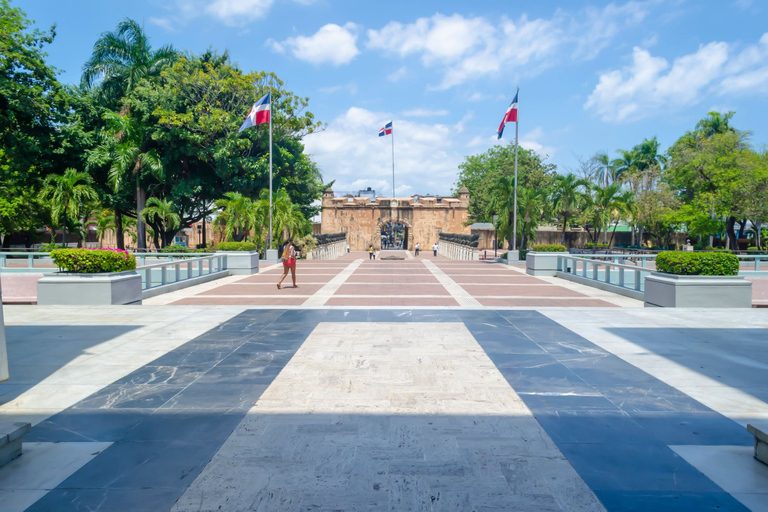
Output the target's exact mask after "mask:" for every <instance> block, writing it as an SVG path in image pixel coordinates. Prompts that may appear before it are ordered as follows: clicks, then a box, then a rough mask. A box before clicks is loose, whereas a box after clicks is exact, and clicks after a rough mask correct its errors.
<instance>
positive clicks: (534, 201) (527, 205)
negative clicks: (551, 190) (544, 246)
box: [517, 187, 549, 251]
mask: <svg viewBox="0 0 768 512" xmlns="http://www.w3.org/2000/svg"><path fill="white" fill-rule="evenodd" d="M548 199H549V198H548V197H547V191H546V190H544V189H540V188H537V189H529V188H525V187H518V190H517V218H518V222H517V223H518V234H519V235H520V250H521V251H523V250H525V247H526V245H527V243H528V241H529V240H533V241H535V240H536V230H537V229H538V228H539V225H540V224H541V221H542V219H543V218H544V217H545V216H546V215H547V210H548V206H549V201H548Z"/></svg>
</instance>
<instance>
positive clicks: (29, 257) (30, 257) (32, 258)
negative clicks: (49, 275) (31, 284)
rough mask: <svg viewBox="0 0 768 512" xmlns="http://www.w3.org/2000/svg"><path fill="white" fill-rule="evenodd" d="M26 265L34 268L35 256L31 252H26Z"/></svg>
mask: <svg viewBox="0 0 768 512" xmlns="http://www.w3.org/2000/svg"><path fill="white" fill-rule="evenodd" d="M27 266H28V267H29V268H35V256H34V255H33V254H27Z"/></svg>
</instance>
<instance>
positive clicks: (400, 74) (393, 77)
mask: <svg viewBox="0 0 768 512" xmlns="http://www.w3.org/2000/svg"><path fill="white" fill-rule="evenodd" d="M407 74H408V68H406V67H405V66H400V67H399V68H398V69H397V71H394V72H392V73H390V74H389V75H387V80H389V81H390V82H399V81H400V80H402V79H403V78H405V77H406V75H407Z"/></svg>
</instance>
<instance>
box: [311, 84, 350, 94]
mask: <svg viewBox="0 0 768 512" xmlns="http://www.w3.org/2000/svg"><path fill="white" fill-rule="evenodd" d="M318 91H320V92H322V93H323V94H335V93H337V92H341V91H346V92H347V93H349V95H350V96H354V95H355V94H357V84H356V83H355V82H350V83H348V84H344V85H333V86H331V87H321V88H319V89H318Z"/></svg>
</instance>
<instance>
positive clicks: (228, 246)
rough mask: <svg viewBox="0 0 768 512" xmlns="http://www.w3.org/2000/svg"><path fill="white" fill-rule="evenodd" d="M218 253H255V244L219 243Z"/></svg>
mask: <svg viewBox="0 0 768 512" xmlns="http://www.w3.org/2000/svg"><path fill="white" fill-rule="evenodd" d="M219 250H220V251H255V250H256V244H255V243H253V242H221V243H220V244H219Z"/></svg>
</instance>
